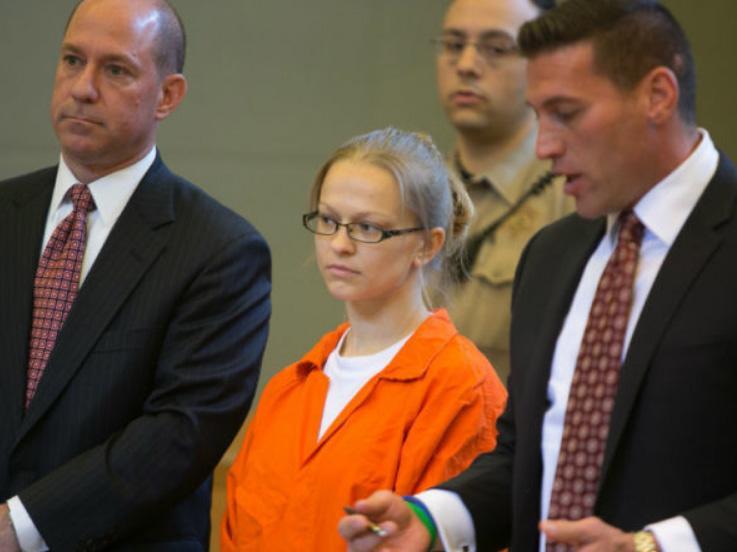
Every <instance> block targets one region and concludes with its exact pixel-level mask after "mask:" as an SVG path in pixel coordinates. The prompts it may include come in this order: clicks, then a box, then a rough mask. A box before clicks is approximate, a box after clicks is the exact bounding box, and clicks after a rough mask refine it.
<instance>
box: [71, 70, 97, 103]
mask: <svg viewBox="0 0 737 552" xmlns="http://www.w3.org/2000/svg"><path fill="white" fill-rule="evenodd" d="M71 94H72V97H73V98H74V99H75V100H77V101H79V102H83V103H91V102H94V101H96V100H97V98H98V97H99V90H98V87H97V72H96V71H95V68H94V67H93V66H92V64H87V65H86V66H85V67H84V69H83V70H82V71H79V72H78V73H77V74H76V75H75V77H74V82H73V84H72V87H71Z"/></svg>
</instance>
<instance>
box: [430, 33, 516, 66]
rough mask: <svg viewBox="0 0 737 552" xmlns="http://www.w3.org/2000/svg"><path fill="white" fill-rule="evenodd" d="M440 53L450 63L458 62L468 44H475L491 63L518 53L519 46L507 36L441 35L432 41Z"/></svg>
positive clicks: (482, 55) (480, 53) (483, 56)
mask: <svg viewBox="0 0 737 552" xmlns="http://www.w3.org/2000/svg"><path fill="white" fill-rule="evenodd" d="M431 42H432V43H433V44H434V45H435V47H436V48H437V51H438V55H439V56H441V57H443V58H445V59H447V60H448V61H449V62H450V63H457V62H458V60H459V59H460V57H461V55H463V52H464V51H465V50H466V48H467V47H468V46H473V47H474V48H476V51H477V52H478V53H479V55H481V57H482V58H483V59H484V61H485V62H486V63H487V64H489V65H491V64H493V63H494V62H495V61H497V60H498V59H500V58H504V57H508V56H512V55H516V54H517V53H519V47H518V46H517V45H516V44H515V43H514V41H512V39H511V38H510V37H506V36H491V37H487V38H482V39H481V40H468V39H466V38H465V37H463V36H440V37H437V38H433V39H432V41H431Z"/></svg>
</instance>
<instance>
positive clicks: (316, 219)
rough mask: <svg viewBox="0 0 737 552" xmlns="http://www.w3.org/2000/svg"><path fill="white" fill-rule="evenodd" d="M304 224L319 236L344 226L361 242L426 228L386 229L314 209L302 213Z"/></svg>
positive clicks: (375, 241)
mask: <svg viewBox="0 0 737 552" xmlns="http://www.w3.org/2000/svg"><path fill="white" fill-rule="evenodd" d="M302 225H303V226H304V227H305V228H307V230H309V231H310V232H312V233H313V234H317V235H318V236H332V235H333V234H336V233H337V232H338V230H340V227H341V226H343V227H345V230H346V232H348V237H349V238H350V239H352V240H354V241H357V242H361V243H379V242H382V241H384V240H387V239H389V238H393V237H394V236H401V235H402V234H409V233H411V232H420V231H421V230H424V228H422V227H420V226H418V227H415V228H398V229H392V230H386V229H384V228H380V227H379V226H375V225H373V224H369V223H368V222H338V221H337V220H335V219H334V218H332V217H329V216H328V215H325V214H322V213H320V212H319V211H312V212H311V213H305V214H304V215H302Z"/></svg>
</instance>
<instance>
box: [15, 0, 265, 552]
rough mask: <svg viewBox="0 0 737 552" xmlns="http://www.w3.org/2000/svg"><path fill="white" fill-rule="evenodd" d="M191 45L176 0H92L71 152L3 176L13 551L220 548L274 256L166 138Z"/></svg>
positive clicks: (77, 69)
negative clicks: (220, 515)
mask: <svg viewBox="0 0 737 552" xmlns="http://www.w3.org/2000/svg"><path fill="white" fill-rule="evenodd" d="M184 46H185V35H184V29H183V27H182V25H181V21H180V19H179V17H178V16H177V14H176V13H175V12H174V10H173V8H172V7H171V6H170V5H169V4H168V3H167V2H165V1H162V0H160V1H156V0H136V1H131V0H83V1H82V2H80V3H79V4H78V5H77V7H76V8H75V10H74V12H73V13H72V16H71V17H70V19H69V21H68V23H67V28H66V30H65V34H64V39H63V42H62V45H61V52H60V56H59V61H58V66H57V70H56V78H55V82H54V90H53V95H52V102H51V119H52V125H53V128H54V131H55V133H56V136H57V138H58V141H59V145H60V150H61V155H60V158H59V162H58V165H56V166H53V167H50V168H46V169H42V170H40V171H36V172H34V173H32V174H28V175H24V176H20V177H16V178H13V179H10V180H6V181H4V182H0V255H1V256H2V258H3V259H5V260H6V261H5V262H2V263H0V304H2V309H0V310H1V311H2V312H1V313H0V358H2V359H3V361H2V362H3V366H2V369H1V370H0V550H3V551H6V550H18V549H22V550H48V549H51V550H101V549H125V550H206V549H207V546H208V540H209V529H210V528H209V509H210V494H211V493H210V491H211V480H210V473H211V471H212V469H213V467H214V466H215V464H216V463H217V461H218V460H219V458H220V456H221V455H222V453H223V451H224V450H225V448H226V447H227V446H228V444H229V443H230V441H231V439H232V438H233V436H234V435H235V433H236V431H237V430H238V428H239V426H240V425H241V423H242V420H243V418H244V417H245V414H246V412H247V410H248V408H249V406H250V403H251V400H252V397H253V391H254V388H255V385H256V380H257V378H258V372H259V367H260V363H261V357H262V354H263V348H264V345H265V342H266V335H267V323H268V319H269V315H270V302H269V293H270V257H269V251H268V248H267V246H266V243H265V242H264V240H263V239H262V238H261V236H260V235H259V234H258V233H257V232H256V231H255V230H254V229H253V227H252V226H251V225H250V224H248V223H247V222H246V221H245V220H243V219H242V218H241V217H239V216H238V215H236V214H235V213H233V212H231V211H230V210H228V209H226V208H225V207H223V206H221V205H219V204H218V203H217V202H215V201H214V200H213V199H212V198H210V197H208V196H207V195H206V194H205V193H204V192H202V191H201V190H200V189H199V188H197V187H196V186H194V185H193V184H191V183H189V182H187V181H185V180H184V179H182V178H180V177H178V176H176V175H174V174H172V173H171V172H170V171H169V169H168V168H167V167H166V166H165V165H164V163H163V161H162V159H161V156H160V154H159V153H158V150H157V148H156V131H157V128H158V126H159V123H160V122H161V121H163V120H164V119H166V118H167V117H168V116H169V115H171V114H172V113H173V112H174V111H175V110H176V108H177V106H178V105H179V103H180V102H181V101H182V99H183V98H184V96H185V94H186V89H187V85H186V80H185V78H184V76H183V75H182V68H183V64H184V50H185V47H184Z"/></svg>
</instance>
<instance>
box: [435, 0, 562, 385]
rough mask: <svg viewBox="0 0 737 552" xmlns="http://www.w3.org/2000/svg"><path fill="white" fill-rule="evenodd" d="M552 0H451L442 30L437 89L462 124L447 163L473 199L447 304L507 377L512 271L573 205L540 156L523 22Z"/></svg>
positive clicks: (450, 115) (449, 113)
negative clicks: (522, 45)
mask: <svg viewBox="0 0 737 552" xmlns="http://www.w3.org/2000/svg"><path fill="white" fill-rule="evenodd" d="M551 5H552V1H551V0H452V1H451V2H450V3H449V5H448V10H447V12H446V14H445V18H444V20H443V28H442V32H441V35H440V36H439V37H438V38H437V39H436V43H437V46H438V56H437V85H438V96H439V99H440V103H441V105H442V106H443V109H444V111H445V113H446V115H447V116H448V120H449V121H450V123H451V124H452V125H453V126H454V128H455V130H456V140H455V145H454V151H453V153H452V155H451V156H450V159H449V168H450V172H451V174H452V175H453V177H454V178H456V179H458V180H459V181H462V182H463V183H464V185H465V187H466V190H467V191H468V193H469V195H470V196H471V199H472V201H473V204H474V208H475V215H474V217H473V220H472V222H471V226H470V228H469V238H468V241H467V244H468V245H467V248H466V259H465V263H464V266H463V267H462V269H461V270H459V274H461V276H462V277H461V281H460V282H459V283H458V285H456V286H454V287H453V289H451V292H450V293H449V297H448V301H447V304H448V308H449V311H450V314H451V317H452V318H453V321H454V322H455V324H456V325H457V326H458V329H459V331H460V332H461V333H462V334H463V335H465V336H468V337H469V338H470V339H471V340H473V342H474V343H475V344H476V346H477V347H479V349H480V350H481V351H482V352H483V353H484V354H485V355H486V356H487V358H488V359H489V360H490V361H491V363H492V364H493V365H494V368H495V370H496V371H497V372H498V373H499V375H500V376H501V378H502V380H503V381H505V382H506V380H507V375H508V373H509V310H510V303H511V299H512V281H513V279H514V271H515V269H516V267H517V262H518V261H519V257H520V254H521V253H522V249H523V248H524V246H525V244H526V243H527V241H528V240H529V239H530V238H531V237H532V236H533V235H534V234H535V232H537V231H538V230H539V229H540V228H542V227H543V226H545V225H546V224H548V223H550V222H553V221H554V220H557V219H558V218H560V217H561V216H563V215H565V214H567V213H569V212H571V211H572V210H573V202H572V201H570V199H568V198H566V196H565V194H564V193H563V182H562V180H561V179H556V180H553V179H552V178H550V177H549V176H548V171H549V169H550V162H549V161H545V160H540V159H537V158H536V157H535V134H536V130H537V123H536V121H535V113H534V112H533V111H532V109H531V108H530V106H529V105H527V103H526V102H525V86H526V82H527V78H526V75H525V68H526V66H527V61H526V60H525V59H524V58H523V57H522V56H520V54H519V48H518V47H517V42H516V39H515V37H516V35H517V32H518V31H519V28H520V26H521V25H522V24H523V23H525V21H529V20H530V19H532V18H534V17H536V16H538V15H539V14H540V13H541V12H542V11H544V10H546V9H548V8H549V7H551Z"/></svg>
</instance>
